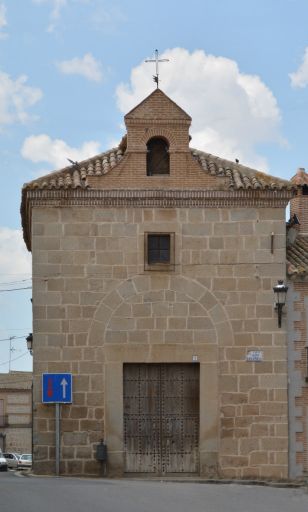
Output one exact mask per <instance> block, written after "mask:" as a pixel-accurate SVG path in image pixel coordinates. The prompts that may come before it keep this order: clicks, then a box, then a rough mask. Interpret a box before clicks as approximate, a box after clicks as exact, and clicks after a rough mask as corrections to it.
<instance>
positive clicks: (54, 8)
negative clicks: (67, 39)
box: [32, 0, 67, 32]
mask: <svg viewBox="0 0 308 512" xmlns="http://www.w3.org/2000/svg"><path fill="white" fill-rule="evenodd" d="M32 1H33V2H34V3H35V4H39V5H40V4H51V12H50V17H49V25H48V27H47V32H54V31H55V28H56V25H57V22H58V21H59V19H60V16H61V11H62V9H63V8H64V7H65V6H66V5H67V0H32Z"/></svg>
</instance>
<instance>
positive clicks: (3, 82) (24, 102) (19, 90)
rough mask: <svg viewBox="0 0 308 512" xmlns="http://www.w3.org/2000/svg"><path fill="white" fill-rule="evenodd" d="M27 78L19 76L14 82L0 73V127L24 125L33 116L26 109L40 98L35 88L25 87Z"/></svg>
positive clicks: (40, 92) (38, 91) (39, 92)
mask: <svg viewBox="0 0 308 512" xmlns="http://www.w3.org/2000/svg"><path fill="white" fill-rule="evenodd" d="M27 80H28V78H27V77H26V76H25V75H21V76H20V77H18V78H17V79H16V80H13V79H12V78H10V76H9V75H8V74H7V73H3V72H1V71H0V126H1V125H7V124H13V123H26V122H27V121H29V120H31V119H32V118H33V116H31V115H30V114H28V112H27V109H28V108H29V107H32V106H33V105H35V103H37V102H38V101H39V100H40V99H41V97H42V95H43V94H42V91H41V90H40V89H38V88H37V87H30V86H29V85H26V82H27Z"/></svg>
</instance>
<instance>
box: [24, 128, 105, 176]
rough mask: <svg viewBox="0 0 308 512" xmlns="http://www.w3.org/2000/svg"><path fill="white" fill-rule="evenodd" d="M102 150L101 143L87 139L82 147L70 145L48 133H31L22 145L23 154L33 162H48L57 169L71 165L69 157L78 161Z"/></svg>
mask: <svg viewBox="0 0 308 512" xmlns="http://www.w3.org/2000/svg"><path fill="white" fill-rule="evenodd" d="M99 151H100V143H99V142H97V141H87V142H84V143H83V144H82V146H81V147H80V148H73V147H71V146H69V145H68V144H67V143H66V142H65V141H64V140H61V139H51V138H50V137H49V136H48V135H45V134H41V135H31V136H30V137H27V138H26V139H25V140H24V142H23V145H22V148H21V154H22V156H23V157H24V158H25V159H27V160H31V161H32V162H35V163H38V162H47V163H49V164H51V165H52V166H53V168H55V169H59V168H61V167H64V166H66V165H69V162H68V161H67V159H68V158H70V159H71V160H74V161H76V160H77V162H80V161H81V160H84V159H86V158H90V157H92V156H94V155H96V154H97V153H99Z"/></svg>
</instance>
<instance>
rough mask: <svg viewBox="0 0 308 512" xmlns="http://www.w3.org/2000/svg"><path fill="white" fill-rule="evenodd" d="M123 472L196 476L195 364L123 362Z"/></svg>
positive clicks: (196, 408) (197, 371)
mask: <svg viewBox="0 0 308 512" xmlns="http://www.w3.org/2000/svg"><path fill="white" fill-rule="evenodd" d="M123 392H124V453H125V472H126V473H152V474H156V475H164V474H173V473H198V472H199V365H198V364H186V363H184V364H180V363H179V364H178V363H176V364H173V363H170V364H167V363H166V364H165V363H164V364H124V378H123Z"/></svg>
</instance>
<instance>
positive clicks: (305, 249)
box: [287, 236, 308, 277]
mask: <svg viewBox="0 0 308 512" xmlns="http://www.w3.org/2000/svg"><path fill="white" fill-rule="evenodd" d="M287 262H288V265H287V272H288V274H289V276H302V277H304V276H305V275H308V236H298V237H297V238H296V240H295V242H294V243H293V244H291V245H289V246H287Z"/></svg>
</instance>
